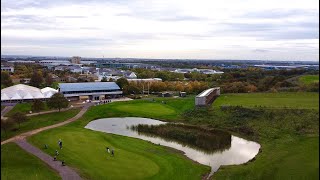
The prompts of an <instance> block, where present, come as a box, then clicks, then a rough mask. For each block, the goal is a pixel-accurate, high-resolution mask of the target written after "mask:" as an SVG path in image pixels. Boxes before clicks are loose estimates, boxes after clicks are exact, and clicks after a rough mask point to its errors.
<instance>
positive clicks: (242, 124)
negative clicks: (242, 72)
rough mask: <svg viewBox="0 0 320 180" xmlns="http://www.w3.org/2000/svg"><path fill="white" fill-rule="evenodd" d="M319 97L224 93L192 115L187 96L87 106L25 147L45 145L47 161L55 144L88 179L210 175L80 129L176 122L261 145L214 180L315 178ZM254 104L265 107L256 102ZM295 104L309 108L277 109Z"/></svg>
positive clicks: (135, 143) (156, 149)
mask: <svg viewBox="0 0 320 180" xmlns="http://www.w3.org/2000/svg"><path fill="white" fill-rule="evenodd" d="M225 96H227V97H234V98H225ZM318 96H319V95H318V94H317V93H278V94H277V93H254V94H226V95H222V96H220V97H219V98H218V99H217V101H216V102H215V103H214V106H215V107H214V108H209V110H208V109H204V108H202V109H194V99H193V98H194V97H191V96H190V97H188V98H176V99H175V98H155V100H156V102H152V101H150V100H143V99H142V100H134V101H129V102H115V103H111V104H105V105H100V106H95V107H91V108H90V109H89V110H88V112H87V113H85V114H84V115H83V117H82V118H80V119H79V120H78V121H75V122H73V123H70V124H68V125H66V126H63V127H59V128H56V129H51V130H48V131H45V132H42V133H40V134H37V135H35V136H32V137H30V138H28V141H30V142H31V143H33V144H35V145H36V146H38V147H39V148H42V147H43V145H44V144H49V149H48V150H44V151H45V152H47V153H48V154H50V155H53V153H54V150H55V149H56V148H57V141H58V139H60V138H61V139H62V140H63V142H64V148H63V150H62V151H61V152H60V155H61V156H60V158H63V159H64V160H66V163H67V164H68V165H70V166H71V167H73V168H76V169H78V171H79V172H80V174H81V175H82V176H83V177H85V178H87V179H200V177H201V175H203V174H205V173H208V172H209V167H206V166H203V165H199V164H195V163H193V162H192V161H191V160H188V159H186V157H184V156H183V155H181V154H179V153H177V152H175V151H174V150H172V149H169V148H166V147H162V146H157V145H154V144H151V143H148V142H145V141H143V140H138V139H134V138H129V137H123V136H118V135H112V134H107V133H102V132H95V131H91V130H88V129H84V128H83V127H84V126H85V125H86V124H87V123H88V122H90V121H91V120H94V119H99V118H103V117H125V116H135V117H149V118H154V119H162V120H169V121H178V120H179V121H184V122H185V123H190V124H197V125H206V126H210V127H215V128H219V129H226V130H229V131H231V132H234V133H236V134H239V135H241V136H244V137H247V138H249V139H254V140H256V141H257V142H259V143H260V144H261V145H262V153H260V154H259V155H258V156H257V158H256V160H255V161H254V162H251V163H248V164H247V165H237V166H227V167H223V169H222V170H219V171H218V172H217V173H215V174H214V176H213V178H214V179H228V178H230V179H233V178H235V179H295V178H297V179H301V178H302V177H304V179H318V178H317V177H318V175H317V174H315V172H318V170H319V162H318V158H317V157H318V155H316V154H317V153H318V152H319V145H318V143H319V136H318V133H319V111H318V109H316V108H317V107H319V102H318V98H317V97H318ZM303 97H306V98H307V99H308V100H307V101H305V99H306V98H303ZM259 98H260V99H261V98H263V99H264V101H261V100H260V101H259V100H257V99H259ZM230 99H231V100H232V99H235V100H234V101H231V100H230ZM246 99H247V101H246ZM162 101H165V102H166V104H163V103H161V102H162ZM283 101H285V102H283ZM231 102H232V103H231ZM310 102H312V103H310ZM219 103H220V104H219ZM224 104H231V105H243V106H244V105H248V104H249V105H250V106H249V107H254V106H255V105H258V106H259V105H261V106H267V107H272V108H270V109H259V108H251V109H247V110H246V109H243V110H230V111H229V110H228V111H223V110H221V109H220V108H217V106H219V105H224ZM279 104H280V105H279ZM299 104H300V105H302V106H307V107H308V108H307V109H300V110H297V109H282V107H283V106H284V105H285V106H286V107H290V108H296V107H298V106H297V105H299ZM145 107H147V108H146V109H145ZM278 107H280V109H278ZM304 108H305V107H304ZM185 111H187V112H188V113H186V112H185ZM107 146H108V147H112V148H114V149H115V157H114V158H112V157H109V156H107V154H106V152H105V148H106V147H107Z"/></svg>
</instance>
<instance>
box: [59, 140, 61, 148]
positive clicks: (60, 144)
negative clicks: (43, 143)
mask: <svg viewBox="0 0 320 180" xmlns="http://www.w3.org/2000/svg"><path fill="white" fill-rule="evenodd" d="M59 147H60V149H62V141H61V140H60V142H59Z"/></svg>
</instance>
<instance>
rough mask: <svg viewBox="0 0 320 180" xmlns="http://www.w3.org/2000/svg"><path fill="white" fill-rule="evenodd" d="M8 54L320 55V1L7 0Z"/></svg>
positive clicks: (4, 50)
mask: <svg viewBox="0 0 320 180" xmlns="http://www.w3.org/2000/svg"><path fill="white" fill-rule="evenodd" d="M1 54H5V55H9V54H14V55H41V56H42V55H48V56H73V55H78V56H82V57H103V56H104V57H122V58H125V57H135V58H188V59H192V58H196V59H261V60H314V61H319V1H318V0H225V1H222V0H208V1H201V0H200V1H195V0H192V1H188V0H181V1H180V0H161V1H160V0H157V1H152V0H137V1H135V0H111V1H108V0H47V1H45V0H1Z"/></svg>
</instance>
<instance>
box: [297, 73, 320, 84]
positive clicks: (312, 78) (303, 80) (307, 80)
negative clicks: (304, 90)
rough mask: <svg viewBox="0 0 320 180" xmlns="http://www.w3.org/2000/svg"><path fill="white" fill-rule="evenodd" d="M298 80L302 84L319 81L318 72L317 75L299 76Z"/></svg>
mask: <svg viewBox="0 0 320 180" xmlns="http://www.w3.org/2000/svg"><path fill="white" fill-rule="evenodd" d="M299 82H301V83H303V84H311V83H317V82H319V74H318V75H304V76H301V77H299Z"/></svg>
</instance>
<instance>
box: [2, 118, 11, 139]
mask: <svg viewBox="0 0 320 180" xmlns="http://www.w3.org/2000/svg"><path fill="white" fill-rule="evenodd" d="M13 125H14V121H12V120H11V119H10V118H9V119H1V129H2V130H3V131H4V133H5V135H6V136H7V130H9V129H10V128H12V126H13Z"/></svg>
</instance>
